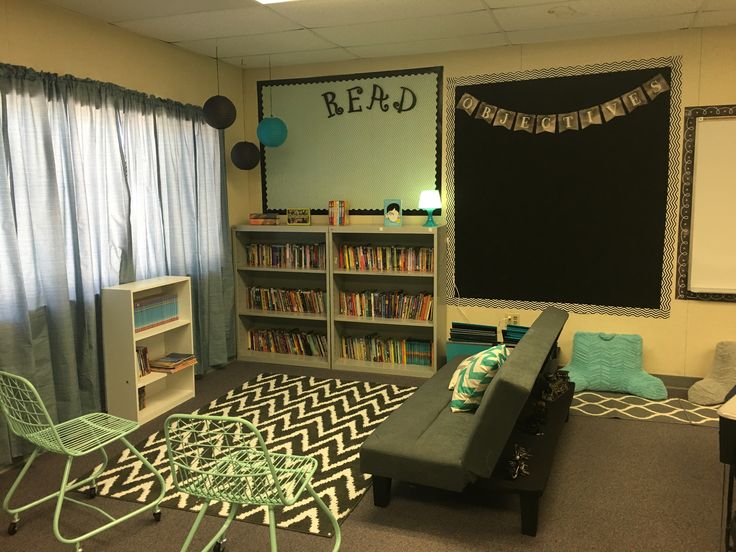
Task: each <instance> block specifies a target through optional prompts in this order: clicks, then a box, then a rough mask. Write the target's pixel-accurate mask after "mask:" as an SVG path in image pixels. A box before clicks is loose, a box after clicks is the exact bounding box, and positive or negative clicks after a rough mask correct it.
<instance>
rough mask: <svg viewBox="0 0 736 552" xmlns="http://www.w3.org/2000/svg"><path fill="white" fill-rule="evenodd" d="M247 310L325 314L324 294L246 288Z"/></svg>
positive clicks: (308, 290) (311, 291) (296, 290)
mask: <svg viewBox="0 0 736 552" xmlns="http://www.w3.org/2000/svg"><path fill="white" fill-rule="evenodd" d="M248 308H250V309H256V310H265V311H276V312H308V313H312V314H322V313H324V312H325V292H324V291H323V290H321V289H280V288H266V287H258V286H253V287H251V288H248Z"/></svg>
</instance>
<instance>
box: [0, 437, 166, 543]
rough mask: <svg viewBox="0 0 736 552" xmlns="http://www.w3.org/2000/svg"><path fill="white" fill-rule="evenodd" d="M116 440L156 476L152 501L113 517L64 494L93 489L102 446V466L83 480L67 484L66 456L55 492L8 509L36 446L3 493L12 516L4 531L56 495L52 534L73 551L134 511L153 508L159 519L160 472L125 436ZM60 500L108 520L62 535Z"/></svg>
mask: <svg viewBox="0 0 736 552" xmlns="http://www.w3.org/2000/svg"><path fill="white" fill-rule="evenodd" d="M120 440H121V441H122V443H123V444H124V445H125V446H126V448H128V450H130V452H132V453H133V454H134V455H135V456H136V457H137V458H138V459H139V460H140V461H141V462H142V463H143V465H144V466H145V467H146V468H147V469H148V470H149V471H150V472H151V473H152V474H153V475H154V477H155V478H156V480H157V482H158V484H159V486H160V488H161V490H160V491H159V494H158V496H157V497H156V499H155V500H153V501H152V502H149V503H147V504H145V505H144V506H142V507H140V508H138V509H136V510H134V511H133V512H130V513H128V514H125V515H124V516H121V517H119V518H115V517H113V516H111V515H110V514H108V513H107V512H105V511H104V510H102V509H101V508H98V507H97V506H93V505H92V504H89V503H87V502H81V501H79V500H76V499H74V498H70V497H69V496H67V493H68V492H69V491H73V490H75V489H78V488H80V487H83V486H85V485H88V484H92V486H93V488H96V480H97V477H98V476H99V475H100V474H101V473H102V472H103V471H105V469H106V468H107V454H106V453H105V451H104V449H102V448H100V449H98V450H99V451H100V453H101V454H102V457H103V462H102V465H101V466H99V467H98V468H97V469H95V470H94V472H93V473H92V474H91V475H89V476H88V477H85V478H84V479H82V480H80V481H76V482H74V483H69V474H70V472H71V467H72V462H73V460H74V457H72V456H68V457H67V460H66V465H65V466H64V474H63V476H62V479H61V486H60V488H59V490H58V491H56V492H55V493H51V494H49V495H47V496H45V497H43V498H39V499H37V500H34V501H33V502H29V503H28V504H24V505H22V506H19V507H17V508H11V507H10V500H11V498H12V496H13V494H14V493H15V491H16V490H17V489H18V487H19V486H20V483H21V481H22V480H23V478H24V477H25V476H26V474H27V473H28V469H29V468H30V467H31V464H33V461H34V460H35V459H36V458H37V457H38V455H39V453H40V449H36V450H34V451H33V453H32V454H31V456H30V457H29V458H28V460H27V461H26V464H25V466H23V469H22V470H21V472H20V473H19V474H18V477H17V478H16V479H15V482H14V483H13V485H12V486H11V487H10V490H9V491H8V494H7V495H6V496H5V500H4V501H3V509H4V510H5V511H6V512H7V513H8V514H10V515H11V519H12V521H11V524H10V527H9V528H8V533H10V534H14V533H15V531H16V530H17V524H18V522H19V521H20V513H21V512H24V511H26V510H29V509H31V508H33V507H34V506H38V505H39V504H42V503H43V502H46V501H48V500H51V499H53V498H56V509H55V510H54V521H53V529H54V536H55V537H56V538H57V539H58V540H59V542H62V543H64V544H73V545H74V547H75V550H77V551H79V550H82V545H81V543H82V541H84V540H86V539H88V538H90V537H93V536H95V535H97V534H99V533H101V532H103V531H105V530H107V529H110V528H111V527H114V526H116V525H118V524H119V523H122V522H123V521H127V520H128V519H130V518H132V517H134V516H137V515H138V514H140V513H143V512H145V511H146V510H153V511H154V518H155V519H156V520H157V521H158V520H159V519H160V512H161V510H160V508H159V503H160V502H161V499H163V497H164V494H165V493H166V484H165V483H164V479H163V477H162V476H161V474H160V473H159V472H158V470H157V469H156V468H154V467H153V466H152V465H151V463H150V462H149V461H148V460H146V459H145V458H144V457H143V455H142V454H141V453H140V452H138V450H137V449H136V448H135V447H134V446H133V445H131V444H130V443H129V442H128V440H127V439H125V438H124V437H121V439H120ZM90 496H93V494H91V495H90ZM64 501H67V502H73V503H74V504H79V505H80V506H84V507H85V508H89V509H91V510H94V511H96V512H98V513H99V514H100V515H102V516H103V517H105V518H106V519H107V520H108V522H107V523H105V524H104V525H102V526H100V527H98V528H97V529H93V530H92V531H89V532H87V533H85V534H83V535H80V536H77V537H73V538H67V537H64V536H63V535H61V532H60V530H59V520H60V518H61V510H62V506H63V504H64Z"/></svg>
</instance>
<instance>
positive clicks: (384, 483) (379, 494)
mask: <svg viewBox="0 0 736 552" xmlns="http://www.w3.org/2000/svg"><path fill="white" fill-rule="evenodd" d="M389 502H391V478H390V477H383V476H382V475H374V476H373V504H374V505H375V506H380V507H381V508H383V507H385V506H388V503H389Z"/></svg>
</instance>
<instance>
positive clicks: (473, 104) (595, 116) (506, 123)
mask: <svg viewBox="0 0 736 552" xmlns="http://www.w3.org/2000/svg"><path fill="white" fill-rule="evenodd" d="M669 89H670V86H669V84H667V81H666V80H665V78H664V77H663V76H662V75H661V74H659V75H657V76H656V77H654V78H653V79H650V80H648V81H647V82H645V83H644V84H642V85H641V86H637V87H636V88H634V89H633V90H631V91H630V92H627V93H626V94H623V95H622V96H620V97H616V98H613V99H611V100H608V101H607V102H603V103H602V104H599V105H594V106H592V107H586V108H584V109H579V110H577V111H571V112H569V113H554V114H550V115H537V114H534V113H517V112H516V111H511V110H508V109H504V108H502V107H499V106H496V105H491V104H489V103H486V102H483V101H481V100H479V99H478V98H475V97H474V96H473V95H472V94H468V93H465V94H463V95H462V97H461V98H460V101H458V102H457V106H456V107H457V109H460V110H462V111H465V113H467V114H468V115H470V116H471V117H474V118H476V119H480V120H481V121H485V122H486V123H488V124H489V125H491V126H500V127H504V128H506V129H507V130H515V131H516V130H519V131H524V132H528V133H529V134H542V133H547V132H548V133H550V134H555V133H556V132H566V131H568V130H583V129H585V128H588V127H589V126H592V125H602V124H604V123H608V122H610V121H612V120H613V119H616V118H617V117H624V116H625V115H628V114H629V113H631V112H632V111H634V110H635V109H637V108H639V107H641V106H643V105H646V104H648V103H649V102H650V101H653V100H655V99H656V98H657V96H659V95H660V94H662V93H664V92H667V91H668V90H669Z"/></svg>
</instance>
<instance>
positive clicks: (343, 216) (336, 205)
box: [327, 199, 348, 226]
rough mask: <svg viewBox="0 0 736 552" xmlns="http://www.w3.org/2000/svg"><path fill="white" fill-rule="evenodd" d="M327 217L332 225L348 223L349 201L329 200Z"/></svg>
mask: <svg viewBox="0 0 736 552" xmlns="http://www.w3.org/2000/svg"><path fill="white" fill-rule="evenodd" d="M327 218H328V220H329V224H330V226H345V225H346V224H347V223H348V202H347V201H345V200H342V199H331V200H330V201H328V202H327Z"/></svg>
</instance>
